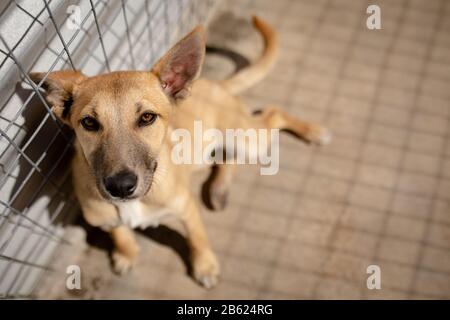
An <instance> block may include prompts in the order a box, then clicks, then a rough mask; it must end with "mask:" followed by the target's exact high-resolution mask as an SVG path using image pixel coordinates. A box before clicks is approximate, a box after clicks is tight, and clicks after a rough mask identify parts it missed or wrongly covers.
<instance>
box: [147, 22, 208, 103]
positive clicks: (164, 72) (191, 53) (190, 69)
mask: <svg viewBox="0 0 450 320" xmlns="http://www.w3.org/2000/svg"><path fill="white" fill-rule="evenodd" d="M204 57H205V33H204V31H203V28H202V27H201V26H198V27H197V28H195V29H194V30H193V31H192V32H191V33H189V34H188V35H187V36H186V37H184V38H183V39H181V40H180V41H179V42H178V43H177V44H176V45H175V46H174V47H172V49H170V50H169V52H167V53H166V54H165V55H164V56H163V57H162V58H161V59H160V60H159V61H158V62H157V63H156V65H155V66H154V67H153V69H152V72H153V73H154V74H155V75H156V76H157V77H158V78H159V80H160V82H161V86H162V88H163V91H164V92H165V93H166V95H167V96H168V97H169V98H173V99H180V98H184V97H186V96H187V94H188V93H189V89H190V87H191V85H192V82H193V81H194V80H195V79H196V78H197V77H198V76H199V74H200V71H201V67H202V64H203V59H204Z"/></svg>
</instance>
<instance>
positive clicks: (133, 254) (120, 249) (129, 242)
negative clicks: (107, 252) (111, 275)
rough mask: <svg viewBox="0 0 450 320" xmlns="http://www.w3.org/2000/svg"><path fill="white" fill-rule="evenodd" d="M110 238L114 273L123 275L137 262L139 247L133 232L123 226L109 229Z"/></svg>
mask: <svg viewBox="0 0 450 320" xmlns="http://www.w3.org/2000/svg"><path fill="white" fill-rule="evenodd" d="M111 237H112V239H113V242H114V247H115V248H114V251H113V254H112V259H113V264H114V271H115V272H117V273H118V274H125V273H127V272H128V271H129V270H130V269H131V267H132V266H133V265H134V264H135V263H136V261H137V258H138V255H139V245H138V244H137V242H136V238H135V236H134V233H133V230H131V229H130V228H128V227H127V226H124V225H121V226H118V227H115V228H113V229H111Z"/></svg>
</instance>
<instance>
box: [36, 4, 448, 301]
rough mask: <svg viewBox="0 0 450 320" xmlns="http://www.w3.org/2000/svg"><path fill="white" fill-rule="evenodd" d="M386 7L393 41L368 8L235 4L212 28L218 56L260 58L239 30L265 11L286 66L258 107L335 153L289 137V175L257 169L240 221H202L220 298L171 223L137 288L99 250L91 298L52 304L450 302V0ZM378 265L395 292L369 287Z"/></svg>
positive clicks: (151, 243)
mask: <svg viewBox="0 0 450 320" xmlns="http://www.w3.org/2000/svg"><path fill="white" fill-rule="evenodd" d="M378 2H379V3H380V6H381V9H382V19H383V20H382V26H383V29H382V30H379V31H370V30H367V29H366V28H365V17H366V15H365V8H366V6H367V3H366V2H365V1H354V0H352V1H341V0H335V1H333V0H330V1H326V0H321V1H313V0H311V1H307V0H279V1H270V0H267V1H259V0H258V1H238V0H234V1H224V2H223V4H222V6H221V9H220V10H218V12H216V18H215V19H212V22H211V28H210V31H211V35H210V36H211V38H213V39H214V43H215V44H216V45H217V44H220V46H221V47H227V48H232V49H233V50H235V51H237V52H240V53H242V54H244V55H248V56H249V57H250V58H251V59H254V58H255V57H256V56H257V55H258V51H257V50H256V49H255V48H261V43H260V38H259V37H258V36H257V35H256V33H255V31H253V30H252V29H251V27H250V26H249V24H245V23H243V22H242V20H238V22H236V21H237V20H236V19H237V17H240V18H245V19H247V20H248V17H249V16H250V14H252V13H257V14H259V15H260V16H261V17H262V18H264V19H267V20H268V21H269V22H270V23H271V24H272V25H273V27H274V28H275V29H276V30H278V32H279V34H280V41H281V43H280V46H281V56H280V59H279V61H278V63H277V65H276V67H275V68H274V70H273V71H272V72H271V74H270V75H269V76H268V77H267V79H265V80H264V81H263V82H261V83H260V84H258V85H256V86H255V87H253V88H252V89H251V90H249V91H248V92H246V93H244V94H243V95H242V98H243V99H244V101H246V102H248V103H249V105H250V108H251V109H256V108H259V107H263V106H264V105H267V104H270V103H277V104H281V105H282V107H283V108H284V109H285V110H287V111H289V112H291V113H292V114H293V115H296V116H299V117H303V118H305V119H309V120H313V121H319V122H323V123H324V124H326V125H327V126H328V127H329V128H330V129H331V130H332V132H333V134H334V141H333V143H332V144H331V145H330V146H327V147H323V148H319V147H315V146H307V145H304V144H303V143H301V142H299V141H296V140H295V139H293V138H292V137H288V136H282V138H281V150H280V157H281V159H280V172H279V174H278V175H276V176H269V177H264V176H260V175H259V171H258V169H257V168H255V167H251V166H243V167H241V168H239V169H238V174H237V177H236V181H235V183H234V186H233V190H232V191H231V195H230V203H229V206H228V207H227V208H226V210H224V211H223V212H210V211H208V210H207V209H206V208H204V210H203V213H202V215H203V217H204V220H205V223H206V225H207V230H208V233H209V235H210V238H211V242H212V244H213V247H214V249H215V250H216V252H217V254H218V257H219V260H220V262H221V265H222V279H221V283H220V284H219V285H218V287H217V288H215V289H213V290H211V291H205V290H204V289H202V288H200V287H199V286H197V285H196V284H195V283H194V281H193V280H192V279H191V278H190V277H189V276H188V275H187V271H186V270H187V269H186V265H185V263H184V262H183V259H182V257H183V256H184V257H185V255H186V244H185V242H184V239H183V237H182V236H181V235H182V234H183V230H182V229H181V228H180V226H179V225H177V224H170V229H169V228H166V227H163V228H160V229H157V230H149V231H148V232H146V233H145V235H144V234H142V233H141V234H140V236H139V242H140V244H141V246H142V247H143V257H142V259H141V262H140V264H139V266H138V267H137V268H136V269H135V270H134V271H133V272H132V273H131V274H129V275H127V276H125V277H123V278H119V277H117V276H115V275H113V274H112V272H111V270H110V265H109V260H108V254H107V250H105V249H104V248H101V247H99V246H93V245H88V247H87V248H88V249H86V250H85V251H83V252H82V253H81V254H80V255H78V256H77V257H74V258H73V260H74V261H71V262H76V263H79V264H80V265H81V267H82V268H83V269H84V270H86V274H87V275H86V277H87V279H86V280H85V283H86V289H85V290H83V292H82V293H81V294H80V295H78V296H73V295H71V294H70V293H68V292H65V291H64V290H57V291H56V292H57V293H55V294H54V297H75V298H76V297H81V298H88V297H93V298H144V299H158V298H187V299H196V298H207V299H241V298H242V299H252V298H273V299H279V298H285V299H304V298H310V299H341V298H349V299H418V298H447V299H448V298H450V206H449V201H450V180H449V178H450V161H449V159H448V158H449V156H450V142H449V139H448V135H449V128H450V125H449V116H450V111H449V110H450V109H449V108H450V90H449V88H450V58H449V57H450V41H449V38H448V34H449V33H448V32H449V30H450V29H449V26H450V20H449V18H448V17H449V13H450V3H449V2H448V1H446V0H433V1H422V0H414V1H412V0H410V1H407V0H402V1H387V0H385V1H377V3H378ZM224 12H227V13H228V16H227V17H228V18H227V19H226V23H222V24H221V25H220V26H219V27H218V26H217V24H215V22H216V21H222V22H223V21H224V20H223V19H222V20H220V19H219V18H220V16H221V14H223V13H224ZM217 17H219V18H217ZM236 26H239V27H236ZM221 32H222V33H221ZM258 50H259V49H258ZM220 63H223V64H226V63H225V60H224V58H217V57H214V58H212V57H208V59H207V62H206V67H205V75H206V76H210V77H214V78H220V77H221V74H219V73H220V70H221V68H220V65H219V66H218V65H216V64H220ZM227 63H229V62H227ZM212 71H214V74H213V73H212ZM208 72H209V73H208ZM218 72H219V73H218ZM206 177H207V173H204V174H201V175H199V176H198V177H196V179H195V180H196V183H195V188H194V190H197V191H198V192H200V185H201V182H202V181H203V180H204V179H205V178H206ZM174 230H178V231H174ZM372 264H375V265H379V266H380V268H381V275H382V289H381V290H369V289H367V287H366V279H367V276H368V275H367V273H366V268H367V267H368V266H369V265H372ZM50 283H53V284H54V283H55V282H50ZM43 292H45V290H44V291H43Z"/></svg>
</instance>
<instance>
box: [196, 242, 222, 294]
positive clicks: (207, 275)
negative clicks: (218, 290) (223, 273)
mask: <svg viewBox="0 0 450 320" xmlns="http://www.w3.org/2000/svg"><path fill="white" fill-rule="evenodd" d="M193 269H194V270H193V271H194V274H193V275H194V278H195V280H197V281H198V282H199V283H200V284H201V285H202V286H203V287H205V288H206V289H212V288H213V287H215V286H216V285H217V283H218V282H219V275H220V267H219V263H218V262H217V258H216V256H215V255H214V253H212V252H211V251H207V252H204V253H203V254H201V255H199V256H197V257H196V258H194V261H193Z"/></svg>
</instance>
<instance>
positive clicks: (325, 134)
mask: <svg viewBox="0 0 450 320" xmlns="http://www.w3.org/2000/svg"><path fill="white" fill-rule="evenodd" d="M252 122H256V123H255V126H257V127H259V128H267V129H280V130H286V131H289V132H291V133H294V134H295V135H296V136H298V137H299V138H301V139H303V140H305V141H307V142H310V143H315V144H319V145H324V144H328V143H329V142H330V141H331V134H330V132H329V131H328V130H327V129H326V128H324V127H322V126H321V125H319V124H316V123H312V122H308V121H305V120H301V119H298V118H296V117H293V116H291V115H290V114H288V113H287V112H285V111H283V110H281V108H279V107H276V106H269V107H266V108H264V109H263V110H262V111H261V112H259V113H257V114H255V115H253V117H252Z"/></svg>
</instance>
